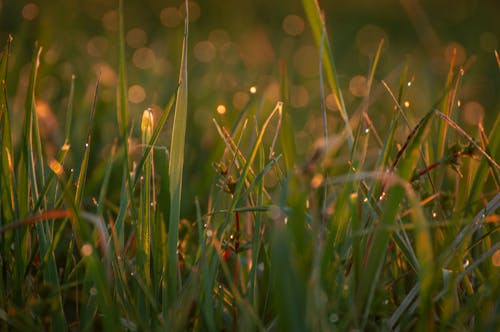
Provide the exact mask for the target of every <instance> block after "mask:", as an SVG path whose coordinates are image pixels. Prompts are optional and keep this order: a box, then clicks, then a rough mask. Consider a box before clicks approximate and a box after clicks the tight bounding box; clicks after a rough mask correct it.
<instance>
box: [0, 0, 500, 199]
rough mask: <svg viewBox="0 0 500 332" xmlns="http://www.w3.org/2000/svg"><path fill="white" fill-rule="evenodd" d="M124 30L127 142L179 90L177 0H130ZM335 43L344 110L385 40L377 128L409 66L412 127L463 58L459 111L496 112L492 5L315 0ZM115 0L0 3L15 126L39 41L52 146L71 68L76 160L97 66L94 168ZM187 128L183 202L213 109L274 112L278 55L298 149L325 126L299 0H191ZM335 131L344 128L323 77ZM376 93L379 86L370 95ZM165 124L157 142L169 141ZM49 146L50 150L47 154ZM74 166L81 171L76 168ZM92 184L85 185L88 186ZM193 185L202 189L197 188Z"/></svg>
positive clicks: (200, 166)
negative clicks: (130, 129)
mask: <svg viewBox="0 0 500 332" xmlns="http://www.w3.org/2000/svg"><path fill="white" fill-rule="evenodd" d="M124 2H125V31H126V36H125V38H126V57H127V63H128V65H127V79H128V100H129V111H130V119H131V121H132V123H133V125H134V128H135V129H134V130H135V131H134V133H135V134H134V135H133V137H136V138H138V139H139V138H140V134H139V133H138V130H139V129H140V128H139V124H140V122H139V121H140V119H141V115H142V111H143V110H144V109H145V108H147V107H150V106H151V107H153V108H154V109H155V112H156V113H157V114H158V112H159V110H161V109H162V108H164V107H165V105H166V103H167V101H168V100H169V98H170V97H171V96H172V94H173V93H174V92H175V89H176V87H177V80H178V72H179V62H180V56H181V47H182V37H183V15H184V13H185V7H184V1H179V0H175V1H173V0H140V1H139V0H128V1H124ZM319 3H320V6H321V7H322V8H323V10H324V14H325V18H326V27H327V30H328V34H329V35H328V38H329V40H330V42H331V43H332V45H333V49H334V57H335V61H336V65H337V71H338V75H339V77H340V85H341V88H342V90H343V92H344V98H345V100H346V104H347V109H348V112H349V113H350V114H352V113H353V112H354V111H355V110H356V109H357V108H358V107H359V105H360V104H361V102H362V100H363V97H364V96H365V95H366V76H367V73H368V71H369V67H370V63H371V62H372V60H373V56H374V53H375V50H376V48H377V46H378V44H379V42H380V40H381V39H382V38H383V39H384V47H383V51H382V56H381V60H380V65H379V68H378V70H377V73H376V75H375V81H376V83H375V84H374V87H373V91H374V92H373V98H374V102H373V104H372V105H371V106H370V109H369V111H368V112H369V114H370V117H371V118H372V119H373V120H374V122H375V125H376V127H377V128H379V130H380V133H381V134H382V137H384V133H385V131H384V129H385V128H386V126H387V125H388V122H389V120H390V118H391V116H392V114H393V113H392V112H393V103H392V101H391V99H390V97H389V95H388V93H387V92H386V91H385V90H384V89H383V88H382V87H381V84H380V81H381V80H385V81H386V82H387V83H388V84H389V86H390V87H391V89H393V91H394V92H395V93H396V92H397V91H398V89H399V85H400V81H399V80H400V77H401V74H402V72H403V69H404V67H405V66H407V67H408V73H409V76H408V77H409V79H410V81H411V88H409V90H408V94H407V96H405V97H406V98H407V100H406V101H407V102H405V104H404V105H405V107H406V108H407V109H408V114H409V118H410V119H411V121H413V124H415V123H416V121H418V119H419V117H420V116H421V115H422V114H423V113H424V112H426V111H428V110H429V108H430V107H431V106H432V105H433V104H434V103H435V102H437V101H438V100H439V98H440V96H441V95H442V93H443V91H444V86H445V80H446V74H447V71H448V67H449V59H450V56H451V54H452V52H453V50H454V49H456V52H457V64H459V65H463V64H465V63H467V62H469V63H470V67H468V69H467V72H466V75H465V77H464V80H463V83H462V88H461V92H460V96H459V99H460V109H459V110H460V113H459V114H458V115H457V119H458V120H459V122H460V124H461V125H463V126H465V127H466V128H469V129H470V128H474V126H475V125H477V123H478V122H479V121H484V122H485V127H486V130H488V124H489V122H488V120H489V119H493V118H494V117H496V114H498V111H499V109H500V98H499V95H500V80H499V71H498V66H497V64H496V60H495V56H494V53H493V51H494V50H495V49H498V48H499V43H500V24H499V23H498V17H499V14H500V1H497V0H481V1H480V0H476V1H472V0H471V1H467V0H438V1H434V0H425V1H423V0H422V1H417V0H401V1H397V0H379V1H370V0H349V1H347V0H345V1H319ZM117 6H118V1H117V0H85V1H81V0H50V1H25V0H0V41H1V44H2V45H5V44H6V41H7V39H8V35H9V34H11V35H12V36H13V37H14V41H13V50H12V56H11V57H10V70H9V77H8V84H7V90H8V91H7V92H8V95H9V103H10V105H9V106H10V109H11V112H12V113H13V114H14V116H13V117H12V119H13V120H14V121H15V122H16V123H15V125H16V126H21V122H22V120H21V119H22V114H23V112H24V101H25V95H26V88H27V82H28V77H29V70H30V66H31V64H30V61H31V56H32V53H33V50H34V44H35V41H38V42H39V43H40V45H41V46H42V47H43V52H42V55H41V64H40V73H39V78H38V86H37V97H38V101H37V102H38V106H37V110H38V113H39V117H40V122H41V126H42V130H45V135H46V137H47V139H48V140H49V142H51V143H52V144H53V146H54V147H55V148H57V147H60V146H61V144H62V139H63V133H64V128H63V126H64V125H63V124H64V119H65V114H66V109H67V102H68V95H69V89H70V82H71V77H72V75H73V74H74V75H76V81H75V84H76V91H75V114H74V125H73V127H74V130H72V134H71V135H72V137H71V141H72V147H73V150H72V152H73V156H72V158H73V159H72V160H73V161H72V162H73V163H74V164H75V165H78V160H79V158H80V157H79V156H80V155H81V152H82V150H83V142H84V137H85V134H86V130H87V125H88V114H89V111H90V108H91V103H92V98H93V97H92V96H93V92H94V89H95V84H96V82H97V79H98V77H99V75H100V77H101V80H100V87H99V92H98V108H97V114H96V117H97V118H96V128H95V130H96V131H95V138H94V139H95V141H94V150H95V153H94V154H93V160H92V163H93V167H97V166H98V165H99V163H101V162H102V160H105V159H106V157H107V156H108V155H109V151H110V146H111V144H112V143H113V141H114V140H115V138H116V137H117V136H118V130H117V125H116V83H117V57H118V55H117ZM189 6H190V8H189V12H190V27H189V58H188V59H189V60H188V61H189V63H188V72H189V119H188V121H189V123H188V126H187V135H188V137H187V155H186V163H185V165H186V166H185V167H186V168H185V178H186V180H185V181H187V182H188V183H189V182H190V181H193V183H196V185H195V186H193V187H194V188H193V190H192V192H190V189H189V186H188V187H187V190H186V191H187V192H185V195H186V197H188V200H189V202H187V203H186V204H188V205H189V206H191V205H192V200H193V197H194V196H195V194H196V195H202V196H203V191H204V190H208V188H209V186H210V184H211V183H210V182H211V179H213V177H212V176H207V174H211V173H213V172H214V171H213V169H212V168H211V166H210V165H211V162H212V161H213V160H217V159H219V158H220V155H221V153H222V149H221V148H220V147H221V144H220V143H221V141H220V138H219V137H218V136H217V132H216V130H215V128H214V125H213V123H212V118H215V119H217V121H218V122H219V123H221V124H224V125H227V126H230V125H231V122H232V120H234V118H235V117H236V116H237V114H238V113H239V112H241V111H242V110H243V109H244V108H245V107H247V106H248V105H249V103H255V104H256V105H259V107H260V108H261V109H262V110H263V112H269V111H270V110H271V109H272V107H273V105H274V104H275V102H276V101H277V100H278V99H279V77H280V73H279V72H280V63H282V64H285V65H286V68H287V72H288V78H289V85H290V105H289V111H290V114H291V115H292V121H293V128H294V131H295V134H296V139H297V142H298V144H297V148H298V150H299V153H301V154H303V155H305V154H307V153H308V147H309V146H310V145H311V144H312V143H313V142H314V140H315V139H316V138H318V137H319V136H320V135H321V134H320V133H321V128H322V122H321V113H320V112H321V104H320V83H319V69H318V68H319V65H318V59H319V56H318V51H317V48H316V46H315V43H314V41H313V38H312V35H311V31H310V29H309V26H308V23H307V21H306V19H305V15H304V12H303V8H302V3H301V1H298V0H287V1H285V0H282V1H270V0H254V1H234V0H199V1H190V2H189ZM325 91H326V96H327V97H326V106H327V108H328V109H329V113H328V114H329V115H328V116H329V119H328V120H329V126H330V129H329V130H330V132H331V133H334V132H335V131H337V130H338V129H339V128H341V127H342V123H341V120H340V116H339V113H338V112H337V110H336V106H335V103H334V100H333V97H332V96H331V95H330V90H329V88H328V87H327V86H326V88H325ZM377 91H378V93H377ZM168 142H169V133H168V132H167V133H166V134H164V135H162V139H161V142H160V144H164V145H168ZM55 151H56V150H55V149H54V150H53V151H50V149H49V150H48V151H47V153H48V154H53V153H55ZM75 167H78V166H75ZM90 190H92V189H90ZM200 191H201V193H200Z"/></svg>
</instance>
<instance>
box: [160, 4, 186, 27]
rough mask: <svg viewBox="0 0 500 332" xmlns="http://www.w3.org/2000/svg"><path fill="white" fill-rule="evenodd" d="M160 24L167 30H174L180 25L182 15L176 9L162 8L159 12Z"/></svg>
mask: <svg viewBox="0 0 500 332" xmlns="http://www.w3.org/2000/svg"><path fill="white" fill-rule="evenodd" d="M160 21H161V24H163V25H164V26H166V27H168V28H175V27H176V26H178V25H179V24H181V23H182V15H181V12H180V11H179V9H178V8H177V7H167V8H163V9H162V10H161V12H160Z"/></svg>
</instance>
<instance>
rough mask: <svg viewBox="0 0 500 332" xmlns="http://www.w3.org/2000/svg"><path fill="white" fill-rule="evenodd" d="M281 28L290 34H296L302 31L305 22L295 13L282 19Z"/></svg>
mask: <svg viewBox="0 0 500 332" xmlns="http://www.w3.org/2000/svg"><path fill="white" fill-rule="evenodd" d="M282 26H283V30H284V31H285V32H286V33H287V34H288V35H290V36H298V35H300V34H302V32H304V27H305V22H304V20H303V19H302V18H301V17H300V16H297V15H288V16H286V17H285V18H284V19H283V25H282Z"/></svg>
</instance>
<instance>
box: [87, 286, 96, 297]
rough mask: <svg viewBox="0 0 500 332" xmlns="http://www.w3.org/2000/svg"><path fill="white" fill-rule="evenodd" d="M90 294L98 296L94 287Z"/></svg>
mask: <svg viewBox="0 0 500 332" xmlns="http://www.w3.org/2000/svg"><path fill="white" fill-rule="evenodd" d="M89 293H90V295H91V296H96V295H97V289H96V288H95V287H92V288H91V289H90V290H89Z"/></svg>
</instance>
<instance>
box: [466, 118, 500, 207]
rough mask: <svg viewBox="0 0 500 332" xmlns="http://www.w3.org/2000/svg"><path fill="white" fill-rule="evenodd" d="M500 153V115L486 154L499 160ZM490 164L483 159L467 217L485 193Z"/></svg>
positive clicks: (473, 187) (469, 201)
mask: <svg viewBox="0 0 500 332" xmlns="http://www.w3.org/2000/svg"><path fill="white" fill-rule="evenodd" d="M499 151H500V115H498V116H497V118H496V120H495V122H494V123H493V126H492V127H491V131H490V136H489V138H488V146H487V147H486V151H485V152H486V153H488V154H491V158H492V159H493V160H498V159H499V158H500V156H499ZM489 167H490V166H489V163H488V162H487V161H486V160H485V159H483V160H482V161H481V164H480V165H479V167H478V169H477V171H476V176H475V177H474V180H473V184H472V187H471V192H470V194H469V199H468V201H467V205H466V207H465V215H466V216H467V215H470V214H472V212H473V206H474V205H475V204H476V203H477V202H478V201H479V198H480V196H481V193H483V191H484V190H483V189H484V185H485V184H486V179H487V177H488V174H489V172H488V168H489Z"/></svg>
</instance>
